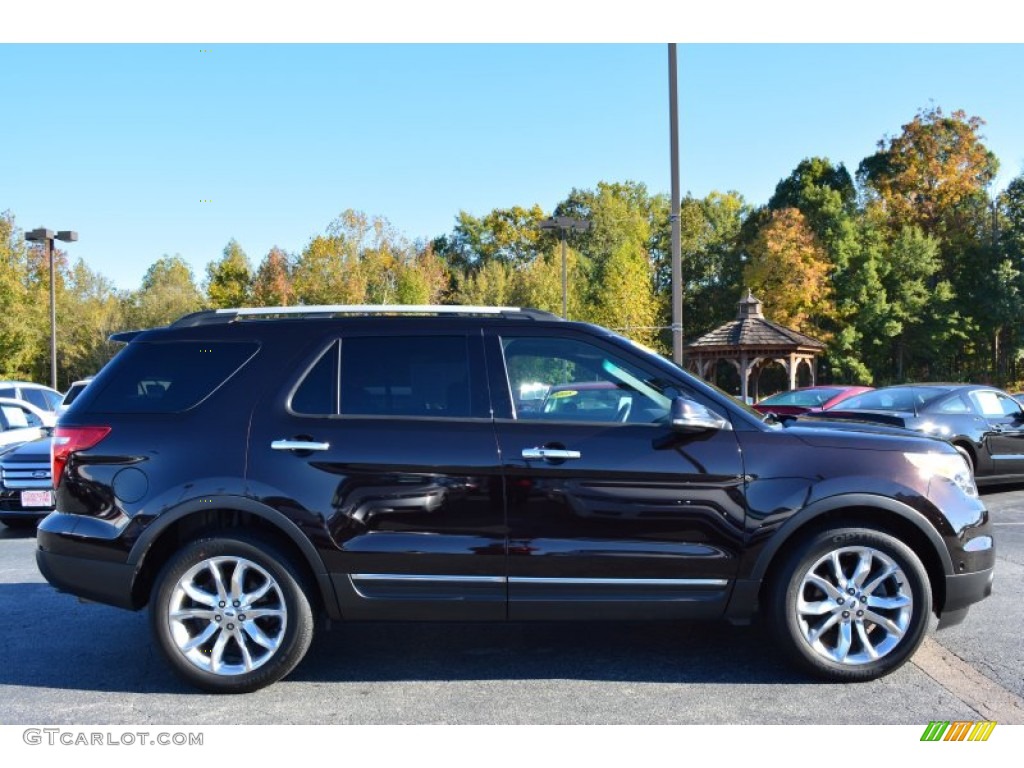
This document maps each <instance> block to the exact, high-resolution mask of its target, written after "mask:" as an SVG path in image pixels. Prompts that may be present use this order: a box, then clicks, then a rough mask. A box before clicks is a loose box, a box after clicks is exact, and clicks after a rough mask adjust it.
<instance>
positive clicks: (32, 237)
mask: <svg viewBox="0 0 1024 768" xmlns="http://www.w3.org/2000/svg"><path fill="white" fill-rule="evenodd" d="M25 239H26V240H28V241H29V242H33V243H42V244H43V254H44V256H45V258H46V260H47V261H48V262H49V263H50V386H51V387H52V388H53V389H56V388H57V292H56V285H57V281H56V280H55V279H54V268H53V241H54V240H55V239H56V240H61V241H63V242H65V243H73V242H75V241H76V240H77V239H78V233H77V232H72V231H71V230H68V229H62V230H61V231H59V232H57V233H56V234H54V232H53V230H52V229H45V228H43V227H40V228H39V229H33V230H32V231H31V232H26V233H25Z"/></svg>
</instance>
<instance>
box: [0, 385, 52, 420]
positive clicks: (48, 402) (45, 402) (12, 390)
mask: <svg viewBox="0 0 1024 768" xmlns="http://www.w3.org/2000/svg"><path fill="white" fill-rule="evenodd" d="M0 397H10V398H14V399H15V400H24V401H25V402H26V403H30V404H32V405H34V406H35V407H36V408H39V409H41V410H44V411H49V412H50V413H56V412H57V406H58V405H60V401H61V400H63V399H64V395H62V394H61V393H60V392H58V391H57V390H56V389H51V388H50V387H47V386H45V385H44V384H35V383H33V382H31V381H0Z"/></svg>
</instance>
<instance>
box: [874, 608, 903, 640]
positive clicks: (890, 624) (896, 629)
mask: <svg viewBox="0 0 1024 768" xmlns="http://www.w3.org/2000/svg"><path fill="white" fill-rule="evenodd" d="M864 621H873V622H874V623H875V624H877V625H878V626H880V627H881V628H882V629H884V630H885V631H886V632H888V633H889V634H890V635H893V636H894V637H903V629H902V628H901V627H900V626H899V625H898V624H896V623H895V622H894V621H892V620H891V619H887V618H886V617H885V616H882V615H881V614H878V613H875V612H874V611H865V612H864Z"/></svg>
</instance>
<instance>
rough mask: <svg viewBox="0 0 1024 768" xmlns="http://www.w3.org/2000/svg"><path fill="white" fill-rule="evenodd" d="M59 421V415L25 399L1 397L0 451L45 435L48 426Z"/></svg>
mask: <svg viewBox="0 0 1024 768" xmlns="http://www.w3.org/2000/svg"><path fill="white" fill-rule="evenodd" d="M56 423H57V415H56V414H55V413H52V412H50V411H44V410H43V409H42V408H37V407H36V406H34V405H33V404H32V403H26V402H25V401H24V400H15V399H14V398H12V397H0V451H3V449H4V447H5V446H12V445H19V444H21V443H27V442H29V441H30V440H38V439H39V438H40V437H43V436H44V435H45V434H46V433H45V431H44V430H45V429H46V427H52V426H54V425H55V424H56Z"/></svg>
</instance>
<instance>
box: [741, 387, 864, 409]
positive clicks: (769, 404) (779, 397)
mask: <svg viewBox="0 0 1024 768" xmlns="http://www.w3.org/2000/svg"><path fill="white" fill-rule="evenodd" d="M870 391H871V387H857V386H850V385H840V384H837V385H835V386H817V387H800V388H799V389H791V390H789V391H787V392H779V393H778V394H775V395H772V396H771V397H766V398H764V399H763V400H761V401H760V402H758V403H757V404H756V405H754V410H755V411H757V412H758V413H763V414H766V415H767V414H769V413H774V414H775V415H776V416H799V415H800V414H801V413H808V412H809V411H821V410H824V409H825V408H831V407H833V406H836V405H838V404H839V403H841V402H843V401H844V400H846V399H847V398H850V397H853V396H854V395H859V394H861V393H862V392H870Z"/></svg>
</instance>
